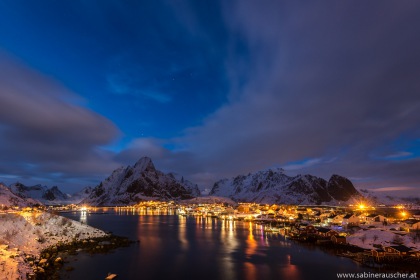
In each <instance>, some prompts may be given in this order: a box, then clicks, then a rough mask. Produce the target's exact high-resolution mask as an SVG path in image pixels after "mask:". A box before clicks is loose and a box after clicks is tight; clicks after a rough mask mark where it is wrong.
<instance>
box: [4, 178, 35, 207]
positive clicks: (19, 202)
mask: <svg viewBox="0 0 420 280" xmlns="http://www.w3.org/2000/svg"><path fill="white" fill-rule="evenodd" d="M37 204H39V205H40V204H42V203H41V202H40V201H37V200H35V199H33V198H22V197H20V196H17V195H16V194H14V193H12V191H11V190H10V189H9V187H7V186H6V185H4V184H2V183H0V207H11V206H19V207H26V206H34V205H37Z"/></svg>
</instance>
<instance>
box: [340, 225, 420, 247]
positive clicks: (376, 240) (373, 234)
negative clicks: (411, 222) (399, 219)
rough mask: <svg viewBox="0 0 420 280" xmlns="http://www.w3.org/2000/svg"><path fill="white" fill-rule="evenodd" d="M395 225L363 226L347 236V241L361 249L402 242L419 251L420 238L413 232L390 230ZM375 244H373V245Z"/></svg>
mask: <svg viewBox="0 0 420 280" xmlns="http://www.w3.org/2000/svg"><path fill="white" fill-rule="evenodd" d="M393 226H394V227H397V225H390V226H388V227H382V228H365V229H361V230H359V231H357V232H355V233H354V234H352V235H350V236H348V237H347V242H348V243H349V244H350V245H354V246H357V247H360V248H363V249H374V248H375V246H376V247H377V246H378V245H380V246H391V245H396V244H397V243H398V244H402V245H405V246H407V247H409V248H412V249H413V250H416V251H420V239H418V237H417V236H416V235H414V234H408V233H407V232H402V231H396V230H391V228H392V227H393ZM374 245H375V246H374Z"/></svg>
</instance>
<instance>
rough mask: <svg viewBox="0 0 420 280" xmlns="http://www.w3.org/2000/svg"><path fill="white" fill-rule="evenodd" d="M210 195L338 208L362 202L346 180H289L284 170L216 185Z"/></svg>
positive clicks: (308, 176) (300, 177) (228, 180)
mask: <svg viewBox="0 0 420 280" xmlns="http://www.w3.org/2000/svg"><path fill="white" fill-rule="evenodd" d="M209 194H210V195H215V196H224V197H228V198H231V199H233V200H235V201H247V202H257V203H270V204H271V203H277V204H334V205H339V204H341V203H343V202H349V201H351V200H357V199H360V198H362V196H361V194H360V193H359V192H358V191H357V190H356V189H355V188H354V186H353V184H352V183H351V182H350V180H348V179H347V178H345V177H342V176H339V175H333V176H331V178H330V179H329V180H328V181H326V180H325V179H322V178H319V177H316V176H312V175H297V176H288V175H286V174H285V173H284V170H283V169H281V168H280V169H268V170H264V171H259V172H256V173H250V174H248V175H240V176H237V177H234V178H231V179H224V180H220V181H218V182H216V183H215V184H214V185H213V188H212V189H211V191H210V193H209Z"/></svg>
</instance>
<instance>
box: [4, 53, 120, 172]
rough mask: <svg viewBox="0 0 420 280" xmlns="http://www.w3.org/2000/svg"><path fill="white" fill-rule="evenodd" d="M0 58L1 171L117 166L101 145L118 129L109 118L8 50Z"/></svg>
mask: <svg viewBox="0 0 420 280" xmlns="http://www.w3.org/2000/svg"><path fill="white" fill-rule="evenodd" d="M0 60H1V63H0V130H1V136H0V153H1V154H2V159H1V161H0V173H2V174H8V175H14V174H18V175H20V176H24V177H28V178H30V177H32V176H41V177H42V176H43V174H44V175H45V176H46V177H48V176H47V175H46V174H53V173H56V174H65V175H64V176H66V177H67V178H69V177H78V176H86V177H87V176H92V175H93V176H95V175H98V173H100V174H102V173H103V172H104V170H108V169H109V168H110V166H115V163H113V162H110V161H109V159H110V158H111V156H109V155H107V153H106V152H104V151H101V148H100V147H101V146H105V145H107V144H109V143H110V142H111V141H114V140H115V139H116V138H117V137H118V135H119V134H120V132H119V130H118V128H116V127H115V126H114V125H113V123H112V122H111V121H109V120H108V119H106V118H104V117H102V116H100V115H98V114H96V113H94V112H93V111H90V110H88V109H86V108H83V107H81V106H79V105H76V104H72V103H70V102H68V100H70V99H75V98H74V96H75V95H74V94H73V93H71V92H69V91H67V90H66V89H65V88H63V87H62V86H60V85H58V84H57V83H56V82H54V81H52V80H51V79H49V78H48V77H45V76H42V75H40V74H38V73H36V72H34V71H33V70H30V69H29V68H27V67H25V66H23V65H22V64H21V63H20V62H17V61H16V60H13V59H12V58H10V56H8V55H7V54H5V53H0Z"/></svg>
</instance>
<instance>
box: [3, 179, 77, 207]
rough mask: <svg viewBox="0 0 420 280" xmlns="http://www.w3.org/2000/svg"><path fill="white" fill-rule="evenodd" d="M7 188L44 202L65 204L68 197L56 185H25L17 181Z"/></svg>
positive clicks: (25, 196)
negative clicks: (49, 186)
mask: <svg viewBox="0 0 420 280" xmlns="http://www.w3.org/2000/svg"><path fill="white" fill-rule="evenodd" d="M9 188H10V190H11V191H12V192H13V193H14V194H15V195H17V196H19V197H21V198H33V199H35V200H38V201H41V202H42V203H44V204H66V203H68V202H67V200H68V199H69V195H67V194H65V193H63V192H62V191H60V189H59V188H58V187H57V186H54V187H51V188H48V187H47V186H41V185H35V186H25V185H23V184H21V183H19V182H18V183H15V184H12V185H10V186H9Z"/></svg>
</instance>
